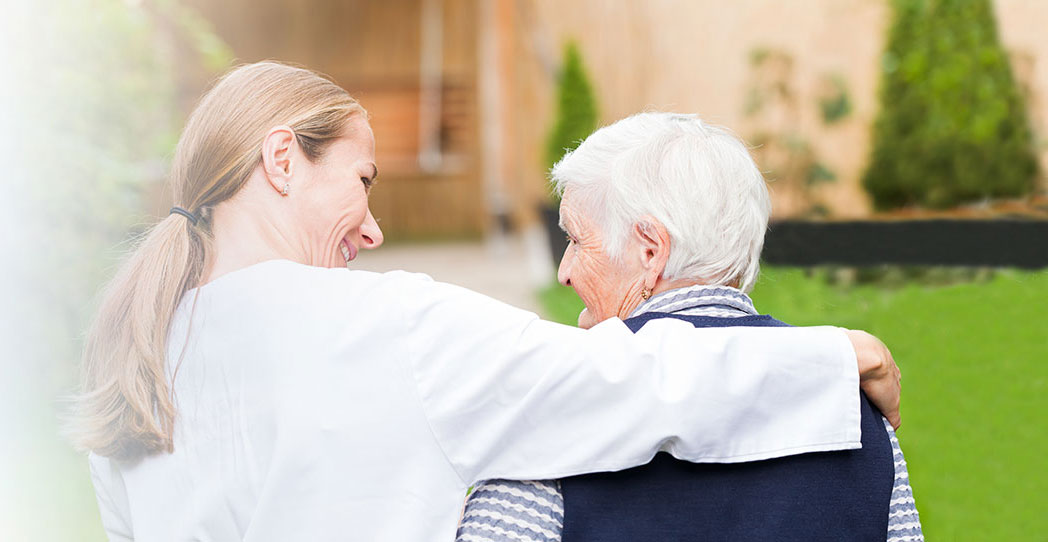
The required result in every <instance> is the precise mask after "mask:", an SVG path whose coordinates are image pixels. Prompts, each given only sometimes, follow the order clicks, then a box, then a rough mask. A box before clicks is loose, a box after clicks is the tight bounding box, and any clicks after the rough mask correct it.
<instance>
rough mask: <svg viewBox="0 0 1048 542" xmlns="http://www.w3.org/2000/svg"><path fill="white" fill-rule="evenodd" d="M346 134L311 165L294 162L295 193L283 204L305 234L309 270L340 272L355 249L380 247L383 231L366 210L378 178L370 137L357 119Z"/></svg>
mask: <svg viewBox="0 0 1048 542" xmlns="http://www.w3.org/2000/svg"><path fill="white" fill-rule="evenodd" d="M345 134H346V135H344V136H343V137H341V138H339V139H338V140H336V141H335V142H333V143H331V145H330V146H329V147H328V148H327V149H326V151H325V152H324V154H323V156H321V158H320V159H318V160H317V161H316V162H311V161H310V160H308V159H305V156H302V157H301V158H300V159H297V160H294V161H293V162H294V167H295V168H296V171H294V172H293V175H294V179H292V181H291V188H290V190H291V191H293V192H294V193H292V194H290V195H291V196H292V197H289V198H287V202H288V203H291V204H292V205H294V210H293V213H294V215H295V221H296V222H297V223H298V224H300V225H301V226H302V228H303V229H304V232H305V240H304V242H305V244H306V246H305V247H304V249H305V251H306V253H307V254H308V259H309V264H310V265H316V266H322V267H344V266H346V265H348V264H349V262H350V261H351V260H353V259H354V258H356V256H357V252H358V251H359V250H360V249H372V248H377V247H378V246H379V245H381V244H382V230H380V229H379V227H378V224H377V223H376V221H375V218H374V217H373V216H372V215H371V210H370V209H369V208H368V193H369V192H370V189H371V185H372V184H373V183H374V182H375V177H376V176H377V175H378V169H377V167H376V166H375V136H374V135H373V134H372V132H371V127H370V126H369V125H368V122H367V120H366V119H364V118H363V117H361V116H356V117H354V118H353V119H352V120H351V121H350V122H349V124H348V126H347V127H346V133H345ZM298 152H301V151H298ZM296 181H298V182H296Z"/></svg>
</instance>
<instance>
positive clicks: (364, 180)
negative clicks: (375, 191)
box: [360, 177, 373, 188]
mask: <svg viewBox="0 0 1048 542" xmlns="http://www.w3.org/2000/svg"><path fill="white" fill-rule="evenodd" d="M360 182H362V183H364V188H371V185H372V184H373V183H372V182H371V179H369V178H367V177H361V178H360Z"/></svg>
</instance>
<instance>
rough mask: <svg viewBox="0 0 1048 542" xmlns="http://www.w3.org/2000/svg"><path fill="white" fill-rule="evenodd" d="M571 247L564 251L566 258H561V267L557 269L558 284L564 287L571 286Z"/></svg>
mask: <svg viewBox="0 0 1048 542" xmlns="http://www.w3.org/2000/svg"><path fill="white" fill-rule="evenodd" d="M571 258H572V254H571V245H570V244H569V245H568V248H566V249H564V256H562V257H561V258H560V266H559V267H557V282H559V283H561V285H563V286H571Z"/></svg>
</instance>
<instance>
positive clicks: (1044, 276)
mask: <svg viewBox="0 0 1048 542" xmlns="http://www.w3.org/2000/svg"><path fill="white" fill-rule="evenodd" d="M541 297H542V301H543V304H544V306H545V307H546V308H547V310H548V311H549V316H550V317H551V318H554V319H557V320H559V321H562V322H565V323H574V322H575V318H576V317H577V315H578V311H579V310H580V309H581V308H582V304H581V302H580V301H579V300H578V298H577V297H576V296H575V294H574V292H572V291H571V290H569V289H567V288H563V287H560V286H555V287H551V288H549V289H547V290H545V291H543V292H542V293H541ZM753 297H754V302H755V303H756V305H757V309H758V310H760V311H761V312H762V313H768V314H772V315H774V316H776V317H778V318H780V319H782V320H785V321H787V322H789V323H792V324H797V325H815V324H833V325H839V326H844V327H849V328H854V329H864V330H866V331H869V332H871V333H873V334H875V335H877V336H878V337H880V338H881V339H882V340H884V342H886V343H887V344H888V346H889V347H890V348H891V350H892V353H893V355H894V356H895V359H896V362H897V363H898V364H899V366H900V367H901V368H902V372H903V412H902V413H903V427H902V428H901V429H900V431H899V439H900V440H901V442H902V446H903V451H904V452H905V453H906V459H907V461H908V463H909V468H910V478H911V480H912V484H913V491H914V495H915V498H916V499H917V508H918V510H919V511H920V513H921V521H922V523H923V526H924V532H925V534H926V535H928V536H929V537H930V539H931V540H1045V539H1046V538H1045V537H1046V536H1048V534H1046V533H1048V514H1045V513H1044V510H1045V509H1046V507H1048V497H1046V496H1045V495H1046V492H1048V460H1045V459H1044V457H1045V456H1046V450H1045V449H1046V448H1048V397H1046V391H1048V384H1046V382H1048V315H1046V311H1048V272H1035V273H1029V272H1016V271H1003V272H999V273H997V274H996V275H995V276H994V277H993V278H992V279H990V280H989V281H987V282H978V283H968V284H958V285H953V286H941V287H927V286H920V285H905V286H902V287H898V288H891V289H884V288H878V287H873V286H854V287H841V286H831V285H828V284H827V283H826V282H825V281H822V280H818V279H812V278H808V277H807V276H805V273H804V272H803V271H801V270H797V269H791V268H765V269H764V270H763V272H762V276H761V280H760V282H759V284H758V285H757V287H756V289H755V290H754V292H753ZM1038 457H1040V458H1041V459H1037V458H1038Z"/></svg>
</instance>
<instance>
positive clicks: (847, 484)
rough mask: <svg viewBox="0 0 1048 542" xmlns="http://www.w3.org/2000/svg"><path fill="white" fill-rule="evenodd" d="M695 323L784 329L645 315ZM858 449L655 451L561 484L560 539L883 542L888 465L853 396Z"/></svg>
mask: <svg viewBox="0 0 1048 542" xmlns="http://www.w3.org/2000/svg"><path fill="white" fill-rule="evenodd" d="M656 318H676V319H679V320H684V321H687V322H691V323H692V324H693V325H695V327H729V326H786V325H787V324H785V323H783V322H780V321H778V320H775V319H773V318H772V317H770V316H767V315H760V316H745V317H741V318H713V317H703V316H680V315H674V314H667V313H646V314H643V315H641V316H638V317H636V318H630V319H629V320H626V325H627V326H629V327H630V329H632V330H633V331H634V332H636V331H637V330H638V329H640V328H641V327H642V326H643V325H644V324H645V323H647V322H648V321H650V320H653V319H656ZM860 402H861V405H860V408H861V412H862V449H859V450H848V451H841V452H822V453H809V454H802V455H795V456H791V457H784V458H779V459H770V460H766V461H755V462H751V463H735V464H695V463H688V462H686V461H678V460H676V459H674V458H673V457H672V456H670V455H669V454H667V453H659V454H657V455H656V456H655V458H654V459H652V460H651V462H650V463H648V464H647V465H643V466H640V467H635V468H632V469H627V470H624V471H619V472H605V473H595V474H586V475H582V476H573V477H570V478H565V479H563V480H561V489H562V490H563V493H564V531H563V542H580V541H600V542H613V541H619V540H622V541H627V540H628V541H636V540H658V541H660V542H669V541H683V540H689V541H691V540H733V541H742V540H776V541H778V540H848V541H851V540H882V541H883V540H885V538H886V536H887V532H888V506H889V502H890V500H891V493H892V486H893V485H894V478H895V464H894V459H893V454H892V447H891V442H890V441H889V440H888V432H887V431H886V430H885V428H884V425H883V422H882V420H881V414H880V412H878V411H877V410H876V409H875V408H873V407H872V406H871V405H870V403H869V402H868V401H867V400H866V396H865V395H862V394H860Z"/></svg>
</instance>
